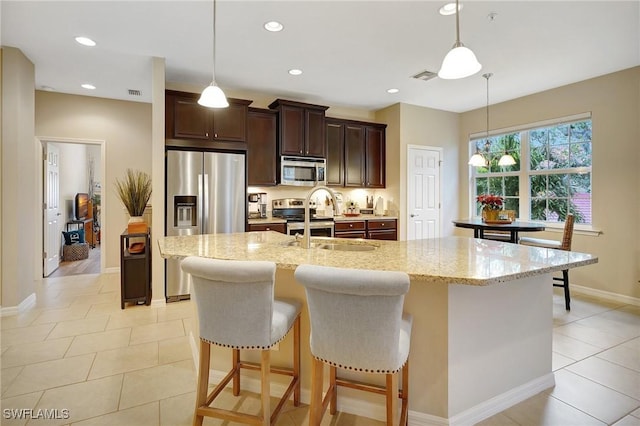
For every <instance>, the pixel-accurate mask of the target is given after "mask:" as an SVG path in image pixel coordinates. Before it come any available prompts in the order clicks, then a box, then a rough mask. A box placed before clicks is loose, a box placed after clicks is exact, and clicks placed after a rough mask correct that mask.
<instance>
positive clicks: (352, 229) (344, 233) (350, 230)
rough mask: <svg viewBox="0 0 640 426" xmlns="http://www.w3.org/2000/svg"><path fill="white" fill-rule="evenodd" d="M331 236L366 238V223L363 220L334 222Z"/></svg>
mask: <svg viewBox="0 0 640 426" xmlns="http://www.w3.org/2000/svg"><path fill="white" fill-rule="evenodd" d="M333 235H334V236H335V237H336V238H367V222H366V221H364V220H357V221H356V220H354V221H349V222H336V223H335V224H334V233H333Z"/></svg>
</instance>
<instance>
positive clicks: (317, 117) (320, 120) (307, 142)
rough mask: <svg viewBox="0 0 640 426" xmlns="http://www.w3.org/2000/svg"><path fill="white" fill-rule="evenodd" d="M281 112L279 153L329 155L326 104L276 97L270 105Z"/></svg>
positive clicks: (310, 155) (279, 113)
mask: <svg viewBox="0 0 640 426" xmlns="http://www.w3.org/2000/svg"><path fill="white" fill-rule="evenodd" d="M269 108H270V109H274V110H276V111H278V145H279V152H278V155H295V156H300V157H318V158H325V156H326V149H325V147H326V141H325V111H326V110H327V109H328V107H326V106H322V105H313V104H305V103H302V102H295V101H288V100H284V99H276V100H275V101H273V102H272V103H271V105H269Z"/></svg>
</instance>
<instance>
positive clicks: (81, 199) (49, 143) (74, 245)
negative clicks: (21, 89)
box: [40, 138, 106, 278]
mask: <svg viewBox="0 0 640 426" xmlns="http://www.w3.org/2000/svg"><path fill="white" fill-rule="evenodd" d="M40 143H41V145H42V156H43V158H42V200H43V204H42V205H43V211H42V213H43V214H42V218H43V222H42V223H43V228H42V253H43V262H42V275H41V276H42V277H45V278H53V277H62V276H68V275H80V274H97V273H100V272H101V271H103V270H104V268H105V256H104V253H105V250H104V249H105V246H104V241H105V239H104V235H105V227H104V219H105V217H104V215H103V212H104V211H106V210H105V208H104V199H103V194H102V185H103V184H102V183H103V182H104V179H105V161H104V150H105V147H104V141H93V140H80V139H62V138H60V139H58V138H41V139H40Z"/></svg>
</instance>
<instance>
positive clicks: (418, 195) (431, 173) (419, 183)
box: [407, 145, 442, 240]
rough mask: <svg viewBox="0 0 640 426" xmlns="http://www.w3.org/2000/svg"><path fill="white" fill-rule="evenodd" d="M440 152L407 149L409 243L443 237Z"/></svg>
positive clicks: (409, 147)
mask: <svg viewBox="0 0 640 426" xmlns="http://www.w3.org/2000/svg"><path fill="white" fill-rule="evenodd" d="M441 156H442V150H441V149H440V148H431V147H423V146H419V145H409V146H408V147H407V240H421V239H425V238H439V237H440V157H441Z"/></svg>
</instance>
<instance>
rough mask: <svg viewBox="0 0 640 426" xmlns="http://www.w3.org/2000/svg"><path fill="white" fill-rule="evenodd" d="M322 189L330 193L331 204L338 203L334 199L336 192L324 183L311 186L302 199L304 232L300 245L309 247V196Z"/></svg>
mask: <svg viewBox="0 0 640 426" xmlns="http://www.w3.org/2000/svg"><path fill="white" fill-rule="evenodd" d="M320 189H324V190H325V191H327V192H328V193H329V195H331V199H332V200H333V205H334V206H336V205H338V203H337V201H336V194H335V193H334V192H333V190H332V189H331V188H329V187H327V186H324V185H318V186H314V187H313V188H311V191H309V193H308V194H307V197H306V198H305V200H304V234H303V235H302V241H301V244H300V247H304V248H311V235H310V234H311V230H310V229H309V222H310V220H311V214H310V213H309V203H310V201H311V196H312V195H313V194H315V193H316V191H318V190H320Z"/></svg>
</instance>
